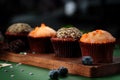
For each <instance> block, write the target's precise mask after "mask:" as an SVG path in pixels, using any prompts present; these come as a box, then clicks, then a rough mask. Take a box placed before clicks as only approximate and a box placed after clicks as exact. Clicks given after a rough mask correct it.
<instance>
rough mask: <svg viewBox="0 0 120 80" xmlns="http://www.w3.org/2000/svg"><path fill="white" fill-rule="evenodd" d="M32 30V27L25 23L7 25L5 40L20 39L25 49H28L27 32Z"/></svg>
mask: <svg viewBox="0 0 120 80" xmlns="http://www.w3.org/2000/svg"><path fill="white" fill-rule="evenodd" d="M31 30H32V27H31V26H30V25H29V24H27V23H15V24H12V25H11V26H9V27H8V28H7V30H6V32H5V37H6V39H7V42H8V43H10V42H11V41H14V40H17V39H20V40H22V41H23V42H24V43H25V46H26V49H29V45H28V38H27V36H28V34H29V32H30V31H31Z"/></svg>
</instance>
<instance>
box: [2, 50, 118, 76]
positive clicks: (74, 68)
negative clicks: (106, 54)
mask: <svg viewBox="0 0 120 80" xmlns="http://www.w3.org/2000/svg"><path fill="white" fill-rule="evenodd" d="M0 60H7V61H11V62H18V63H22V64H27V65H32V66H37V67H42V68H47V69H57V68H59V67H60V66H64V67H67V68H68V71H69V74H74V75H81V76H86V77H101V76H106V75H112V74H116V73H119V72H120V58H119V57H118V58H114V62H113V63H109V64H105V63H104V64H96V65H92V66H86V65H83V64H81V58H58V57H55V56H54V54H42V53H41V54H31V53H28V54H27V55H23V54H16V53H12V52H5V51H0Z"/></svg>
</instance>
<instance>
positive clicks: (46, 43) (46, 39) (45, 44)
mask: <svg viewBox="0 0 120 80" xmlns="http://www.w3.org/2000/svg"><path fill="white" fill-rule="evenodd" d="M54 36H56V31H55V30H54V29H52V28H50V27H49V26H46V25H45V24H41V26H40V27H35V29H34V30H32V31H31V32H30V33H29V34H28V39H29V44H30V49H31V51H33V52H39V53H53V47H52V44H51V41H50V38H51V37H54Z"/></svg>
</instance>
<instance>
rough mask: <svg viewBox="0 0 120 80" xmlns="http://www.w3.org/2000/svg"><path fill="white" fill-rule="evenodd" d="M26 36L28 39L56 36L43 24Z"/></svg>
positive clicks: (53, 31)
mask: <svg viewBox="0 0 120 80" xmlns="http://www.w3.org/2000/svg"><path fill="white" fill-rule="evenodd" d="M28 36H30V37H54V36H56V31H55V30H54V29H52V28H50V27H49V26H46V25H45V24H41V26H40V27H36V28H35V29H34V30H32V31H31V32H30V33H29V34H28Z"/></svg>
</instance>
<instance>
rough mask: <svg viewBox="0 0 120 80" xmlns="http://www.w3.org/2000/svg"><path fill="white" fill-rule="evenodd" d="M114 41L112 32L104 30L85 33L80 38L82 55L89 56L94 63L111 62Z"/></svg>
mask: <svg viewBox="0 0 120 80" xmlns="http://www.w3.org/2000/svg"><path fill="white" fill-rule="evenodd" d="M115 41H116V39H115V38H114V37H113V36H112V34H110V33H109V32H107V31H105V30H101V29H99V30H95V31H92V32H88V33H85V34H83V35H82V37H81V38H80V46H81V51H82V56H91V57H92V58H93V62H94V63H106V62H112V61H113V49H114V45H115Z"/></svg>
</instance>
